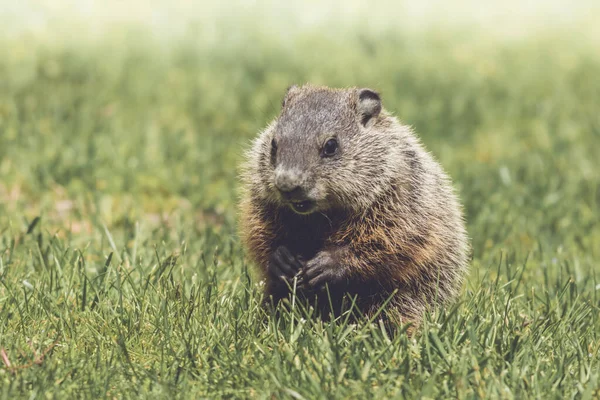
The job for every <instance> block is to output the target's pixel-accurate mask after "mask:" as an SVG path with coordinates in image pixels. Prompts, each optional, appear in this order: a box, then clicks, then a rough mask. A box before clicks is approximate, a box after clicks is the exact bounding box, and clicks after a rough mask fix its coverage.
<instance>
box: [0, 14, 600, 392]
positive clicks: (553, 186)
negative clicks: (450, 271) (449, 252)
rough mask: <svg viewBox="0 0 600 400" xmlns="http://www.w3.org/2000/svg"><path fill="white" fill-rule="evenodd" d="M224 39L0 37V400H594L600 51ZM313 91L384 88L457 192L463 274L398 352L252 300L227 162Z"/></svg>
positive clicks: (431, 34)
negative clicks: (287, 100) (466, 252)
mask: <svg viewBox="0 0 600 400" xmlns="http://www.w3.org/2000/svg"><path fill="white" fill-rule="evenodd" d="M232 28H233V25H232V24H230V25H227V24H223V25H222V26H221V27H220V28H219V29H220V30H218V31H217V32H216V33H215V32H213V34H214V37H221V36H220V35H221V34H222V35H223V36H222V37H227V40H213V41H211V40H200V38H201V37H202V35H201V34H200V33H201V28H200V27H199V28H198V31H193V30H192V31H191V32H190V33H189V34H188V35H187V36H186V37H185V39H183V40H177V41H172V42H169V43H165V42H164V41H160V40H157V39H156V38H153V37H152V36H150V35H145V34H144V33H143V32H140V31H136V30H126V29H121V30H119V29H117V30H115V31H114V32H112V33H111V34H107V35H106V36H102V37H99V38H88V39H86V38H79V39H78V38H71V39H69V40H50V39H48V38H47V37H38V36H30V35H12V36H8V35H7V36H4V37H3V36H0V54H2V56H1V57H0V397H1V398H67V397H73V396H77V397H87V398H100V397H110V398H121V397H123V398H131V397H142V398H146V397H165V398H166V397H169V398H180V397H192V396H195V397H210V398H213V397H219V398H220V397H233V398H296V399H302V398H306V399H310V398H340V399H341V398H383V397H399V398H402V397H406V398H418V397H428V398H448V397H458V398H541V399H551V398H557V399H562V398H577V399H592V398H600V389H599V387H600V362H599V356H600V351H599V349H600V317H599V315H598V311H599V308H600V265H599V262H600V212H599V209H600V161H599V156H600V52H598V48H599V46H598V43H597V42H595V41H593V40H582V39H581V37H580V36H578V35H576V34H573V33H570V32H569V31H554V32H553V31H551V30H548V31H544V32H538V33H536V34H535V35H531V36H528V37H524V38H521V39H518V40H505V39H500V38H497V37H493V36H487V35H485V33H484V32H482V31H480V30H475V31H473V30H469V29H466V30H460V29H452V30H450V29H448V30H435V29H431V30H421V31H403V30H401V29H394V28H386V29H381V30H378V31H376V32H373V33H369V31H368V30H357V29H352V27H348V26H341V27H339V30H336V29H330V30H328V31H326V32H325V33H324V32H323V31H322V30H320V29H318V28H313V29H303V30H299V31H298V32H297V33H295V34H293V35H292V34H289V35H274V34H273V33H272V32H270V31H269V30H268V29H266V28H264V27H263V29H261V28H260V26H254V28H252V29H247V30H244V31H235V30H233V29H232ZM473 29H474V28H473ZM356 31H359V32H360V33H356ZM231 32H234V33H231ZM235 32H237V33H235ZM307 81H309V82H312V83H318V84H327V85H330V86H367V87H372V88H374V89H377V90H379V91H380V92H381V93H382V96H383V99H384V105H385V107H386V108H387V109H388V110H391V111H393V112H394V113H395V114H396V115H397V116H398V117H399V118H400V119H401V120H403V121H404V122H406V123H408V124H411V125H413V126H414V127H415V129H416V131H417V132H418V133H419V135H420V136H421V138H422V139H423V141H424V143H425V144H426V146H427V147H428V149H429V150H431V151H432V152H433V153H434V154H435V156H436V157H437V158H438V159H439V160H440V162H441V164H442V165H443V166H444V168H445V169H446V170H447V171H448V172H449V174H450V175H451V176H452V178H453V180H454V182H455V184H456V187H457V189H458V190H459V193H460V196H461V199H462V201H463V202H464V205H465V213H466V218H467V222H468V231H469V234H470V236H471V238H472V246H473V259H472V263H471V274H470V277H469V280H468V283H467V285H466V286H465V288H464V292H463V295H462V297H461V299H460V302H459V303H458V304H457V305H456V306H455V307H453V308H451V309H447V310H443V311H440V312H439V313H437V314H434V315H428V316H427V318H426V321H425V323H424V326H423V328H422V330H421V332H420V333H419V334H418V335H416V336H415V337H412V338H408V337H407V336H406V335H402V334H401V335H398V336H397V337H388V336H387V335H386V334H385V333H383V332H382V330H381V328H380V326H379V325H377V324H374V325H368V324H360V325H357V326H354V325H348V324H347V323H345V322H344V321H343V320H342V321H337V322H334V323H322V322H319V321H315V320H312V319H310V318H305V316H304V315H302V314H301V313H300V312H293V313H289V314H285V315H283V316H282V318H281V319H279V320H278V319H274V318H272V317H270V316H268V315H266V314H265V313H264V312H263V311H262V310H261V308H260V307H259V301H260V293H261V288H260V282H259V281H258V279H257V277H256V275H255V274H254V270H253V269H252V266H251V265H248V262H247V259H246V257H245V256H244V250H243V249H242V247H241V245H240V241H239V239H238V237H237V234H236V199H237V188H238V181H237V172H238V170H237V167H238V165H239V163H240V160H241V157H242V153H243V150H244V149H245V148H246V147H247V145H248V143H249V140H250V139H251V138H252V137H253V136H254V135H256V133H257V132H258V131H259V130H260V129H261V128H262V127H264V126H265V125H266V123H267V122H268V121H269V120H270V119H271V118H273V117H274V116H275V115H276V113H277V111H278V107H279V104H280V101H281V98H282V95H283V93H284V90H285V88H286V87H287V86H288V85H290V84H292V83H301V82H307Z"/></svg>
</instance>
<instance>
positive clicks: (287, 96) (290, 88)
mask: <svg viewBox="0 0 600 400" xmlns="http://www.w3.org/2000/svg"><path fill="white" fill-rule="evenodd" d="M298 89H300V88H299V87H298V85H292V86H288V88H287V90H286V91H285V96H283V100H282V101H281V107H284V106H285V104H286V103H287V102H288V101H289V100H290V99H291V98H292V97H294V96H295V94H296V93H297V92H298Z"/></svg>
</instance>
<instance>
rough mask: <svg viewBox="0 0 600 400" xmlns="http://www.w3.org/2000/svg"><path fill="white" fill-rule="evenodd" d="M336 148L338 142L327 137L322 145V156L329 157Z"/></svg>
mask: <svg viewBox="0 0 600 400" xmlns="http://www.w3.org/2000/svg"><path fill="white" fill-rule="evenodd" d="M337 149H338V142H337V140H335V139H329V140H328V141H327V142H325V145H324V146H323V157H331V156H333V155H335V153H336V152H337Z"/></svg>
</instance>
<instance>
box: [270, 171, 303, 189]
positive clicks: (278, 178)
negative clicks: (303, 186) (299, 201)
mask: <svg viewBox="0 0 600 400" xmlns="http://www.w3.org/2000/svg"><path fill="white" fill-rule="evenodd" d="M275 186H277V189H279V191H280V192H282V193H283V194H291V193H292V192H298V191H300V174H299V173H298V172H296V171H293V170H288V171H282V170H279V171H276V172H275Z"/></svg>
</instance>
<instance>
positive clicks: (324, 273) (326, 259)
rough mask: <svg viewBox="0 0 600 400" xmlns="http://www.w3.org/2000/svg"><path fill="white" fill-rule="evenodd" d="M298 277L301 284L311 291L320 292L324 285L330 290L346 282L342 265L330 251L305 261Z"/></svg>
mask: <svg viewBox="0 0 600 400" xmlns="http://www.w3.org/2000/svg"><path fill="white" fill-rule="evenodd" d="M299 276H300V282H301V284H302V285H303V286H304V287H306V288H308V289H312V290H322V289H324V288H325V285H329V287H330V288H331V287H332V286H334V285H337V284H339V283H342V282H345V281H346V275H345V272H344V267H343V265H341V264H340V260H338V259H337V258H336V257H335V255H334V253H332V252H330V251H322V252H320V253H318V254H317V255H316V256H315V257H314V258H312V259H311V260H309V261H307V263H306V266H305V267H304V269H302V272H301V273H300V275H299Z"/></svg>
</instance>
